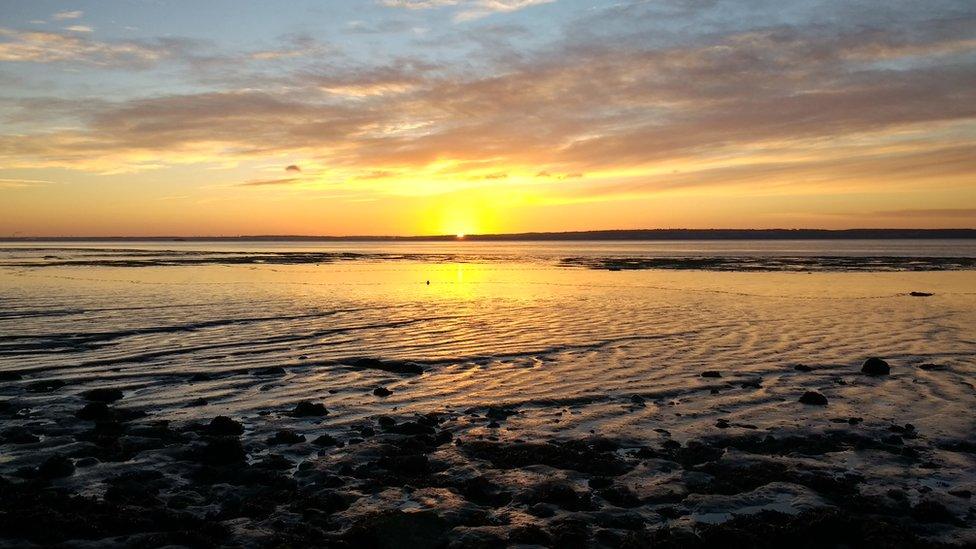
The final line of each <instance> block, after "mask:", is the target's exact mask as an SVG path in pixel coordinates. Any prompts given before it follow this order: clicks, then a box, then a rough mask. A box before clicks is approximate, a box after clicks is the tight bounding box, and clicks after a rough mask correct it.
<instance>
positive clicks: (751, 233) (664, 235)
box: [0, 229, 976, 242]
mask: <svg viewBox="0 0 976 549" xmlns="http://www.w3.org/2000/svg"><path fill="white" fill-rule="evenodd" d="M907 239H930V240H935V239H976V229H844V230H828V229H643V230H605V231H567V232H536V233H506V234H472V235H466V236H464V237H463V239H462V238H460V237H458V236H455V235H428V236H302V235H249V236H63V237H0V242H458V241H462V240H463V241H475V242H546V241H587V240H589V241H593V240H598V241H614V240H618V241H622V240H907Z"/></svg>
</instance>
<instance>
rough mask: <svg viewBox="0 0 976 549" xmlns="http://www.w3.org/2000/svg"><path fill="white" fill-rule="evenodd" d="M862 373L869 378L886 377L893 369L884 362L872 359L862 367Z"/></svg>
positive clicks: (876, 358) (875, 358) (866, 361)
mask: <svg viewBox="0 0 976 549" xmlns="http://www.w3.org/2000/svg"><path fill="white" fill-rule="evenodd" d="M861 373H862V374H867V375H869V376H886V375H888V374H889V373H891V367H890V366H888V363H887V362H885V361H884V360H882V359H880V358H878V357H871V358H869V359H867V360H865V361H864V364H862V365H861Z"/></svg>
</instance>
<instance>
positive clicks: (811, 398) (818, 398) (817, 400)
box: [800, 391, 827, 406]
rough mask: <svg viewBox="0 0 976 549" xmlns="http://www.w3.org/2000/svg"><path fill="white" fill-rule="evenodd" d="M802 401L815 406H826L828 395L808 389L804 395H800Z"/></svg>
mask: <svg viewBox="0 0 976 549" xmlns="http://www.w3.org/2000/svg"><path fill="white" fill-rule="evenodd" d="M800 402H801V403H803V404H810V405H813V406H826V405H827V397H825V396H823V395H822V394H820V393H818V392H816V391H807V392H805V393H803V396H801V397H800Z"/></svg>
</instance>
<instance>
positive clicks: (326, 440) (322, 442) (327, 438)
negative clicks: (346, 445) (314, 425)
mask: <svg viewBox="0 0 976 549" xmlns="http://www.w3.org/2000/svg"><path fill="white" fill-rule="evenodd" d="M312 444H314V445H316V446H321V447H329V446H336V445H337V444H339V441H338V440H336V439H335V437H333V436H332V435H319V436H317V437H315V440H313V441H312Z"/></svg>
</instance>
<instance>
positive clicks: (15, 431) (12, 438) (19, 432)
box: [0, 427, 41, 444]
mask: <svg viewBox="0 0 976 549" xmlns="http://www.w3.org/2000/svg"><path fill="white" fill-rule="evenodd" d="M0 439H2V440H3V441H4V442H6V443H8V444H33V443H35V442H40V440H41V439H40V437H38V436H37V435H35V434H33V433H31V432H30V431H28V430H27V428H25V427H11V428H9V429H4V430H3V433H0Z"/></svg>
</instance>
